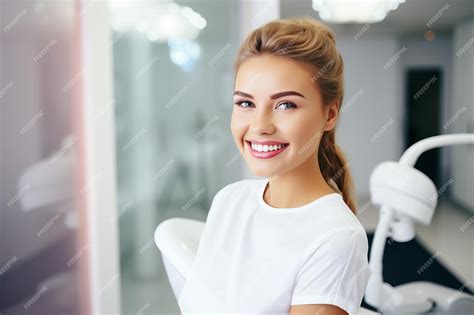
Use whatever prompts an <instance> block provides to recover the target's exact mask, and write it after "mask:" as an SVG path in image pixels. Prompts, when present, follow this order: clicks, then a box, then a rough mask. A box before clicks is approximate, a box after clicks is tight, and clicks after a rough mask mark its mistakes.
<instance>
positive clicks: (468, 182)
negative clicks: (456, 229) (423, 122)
mask: <svg viewBox="0 0 474 315" xmlns="http://www.w3.org/2000/svg"><path fill="white" fill-rule="evenodd" d="M452 60H453V82H452V83H453V84H452V86H451V88H452V98H451V99H452V106H451V110H450V113H449V118H448V119H447V122H446V126H447V132H448V133H458V132H463V133H464V132H469V133H474V115H473V107H474V105H473V103H474V89H473V88H472V86H473V82H474V74H473V72H474V20H473V19H471V20H469V21H465V22H463V23H460V24H459V25H457V26H456V28H455V31H454V38H453V52H452ZM449 152H450V153H451V155H450V171H451V176H452V178H453V179H454V182H453V184H452V190H451V197H452V198H453V199H454V200H455V201H456V202H458V203H459V204H461V205H462V206H464V207H466V208H468V209H469V210H470V211H472V212H474V194H473V192H474V168H473V165H474V146H458V147H453V148H452V149H451V150H450V151H449Z"/></svg>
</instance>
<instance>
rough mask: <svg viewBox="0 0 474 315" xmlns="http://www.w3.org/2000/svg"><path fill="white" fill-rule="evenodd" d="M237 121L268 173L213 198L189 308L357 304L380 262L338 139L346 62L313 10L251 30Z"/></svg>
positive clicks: (336, 308)
mask: <svg viewBox="0 0 474 315" xmlns="http://www.w3.org/2000/svg"><path fill="white" fill-rule="evenodd" d="M235 73H236V77H235V93H234V108H233V113H232V121H231V130H232V134H233V137H234V140H235V143H236V145H237V147H238V149H239V151H240V153H241V154H242V156H243V158H244V159H245V161H246V162H247V164H248V165H249V167H250V169H251V170H252V172H253V173H254V174H255V175H256V176H263V177H265V179H247V180H241V181H238V182H235V183H232V184H229V185H227V186H225V187H224V188H222V189H221V190H220V191H219V192H218V193H217V194H216V196H215V197H214V200H213V202H212V206H211V209H210V211H209V214H208V218H207V222H206V226H205V229H204V231H203V235H202V238H201V241H200V243H199V248H198V251H197V256H196V261H195V264H194V265H193V268H192V271H191V274H190V275H189V277H188V280H187V282H186V284H185V286H184V288H183V291H182V294H181V295H180V297H179V301H178V303H179V306H180V308H181V311H182V312H183V314H188V313H206V314H210V313H215V314H218V313H219V314H222V313H239V314H248V313H251V314H288V313H289V314H315V313H318V312H319V314H334V315H339V314H341V315H342V314H355V313H357V311H358V309H359V306H360V303H361V301H362V297H363V295H364V291H365V288H366V285H367V282H368V280H369V278H370V276H371V270H370V268H369V265H368V261H367V251H368V241H367V236H366V234H365V230H364V228H363V227H362V225H361V224H360V222H359V221H358V219H357V217H356V216H355V201H354V200H353V196H352V195H353V191H352V190H353V189H352V180H351V175H350V173H349V168H348V163H346V160H345V158H344V156H343V154H342V152H341V151H340V150H339V149H338V147H337V145H336V144H335V126H336V123H337V121H338V117H339V110H340V107H341V103H342V98H343V61H342V58H341V55H340V54H339V53H338V51H337V49H336V43H335V39H334V36H333V34H332V33H331V32H330V31H329V29H328V28H326V27H325V26H324V25H323V24H321V23H319V22H316V21H314V20H312V19H310V18H303V19H296V18H295V19H287V20H276V21H272V22H269V23H267V24H266V25H263V26H262V27H260V28H258V29H256V30H254V31H253V32H252V33H251V34H249V35H248V37H247V38H246V40H245V41H244V42H243V44H242V45H241V47H240V50H239V53H238V57H237V61H236V64H235Z"/></svg>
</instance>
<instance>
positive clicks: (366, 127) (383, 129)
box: [336, 37, 403, 206]
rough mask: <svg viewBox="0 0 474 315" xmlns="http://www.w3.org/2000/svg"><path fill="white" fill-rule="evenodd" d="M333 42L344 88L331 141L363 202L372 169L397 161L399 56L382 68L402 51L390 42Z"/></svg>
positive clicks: (399, 138) (400, 99)
mask: <svg viewBox="0 0 474 315" xmlns="http://www.w3.org/2000/svg"><path fill="white" fill-rule="evenodd" d="M336 42H337V46H338V48H339V50H340V52H341V54H342V57H343V59H344V65H345V85H346V87H345V95H344V101H343V107H342V108H341V119H340V123H339V126H338V129H337V132H336V136H337V140H336V142H337V143H338V144H339V145H340V146H341V148H342V150H343V151H344V152H345V153H346V156H347V158H348V160H349V163H350V169H351V170H352V174H353V177H354V184H355V186H356V191H357V193H358V195H359V196H360V197H364V198H366V197H368V196H369V177H370V174H371V172H372V170H373V169H374V167H375V166H376V165H377V164H379V163H380V162H382V161H386V160H396V159H398V158H399V157H400V154H401V152H402V145H403V143H402V140H403V125H402V109H403V97H402V94H401V92H400V90H401V88H400V85H401V79H400V64H399V63H400V61H401V58H403V56H402V55H401V56H400V57H399V59H398V61H397V62H394V63H393V64H392V65H391V66H389V67H387V69H385V68H384V65H385V64H386V63H387V62H388V61H389V60H390V59H391V58H392V57H393V56H395V55H396V54H397V52H399V51H400V50H401V49H402V46H401V45H400V44H399V42H398V40H397V39H396V38H393V37H392V38H390V37H380V38H361V39H358V40H355V39H354V38H353V37H339V38H337V39H336ZM376 134H378V135H380V136H375V135H376ZM374 136H375V137H374ZM361 199H362V198H361ZM359 206H360V205H359Z"/></svg>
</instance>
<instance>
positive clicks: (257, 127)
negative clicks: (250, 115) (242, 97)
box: [250, 110, 275, 134]
mask: <svg viewBox="0 0 474 315" xmlns="http://www.w3.org/2000/svg"><path fill="white" fill-rule="evenodd" d="M250 129H251V130H252V132H253V133H254V134H262V133H267V134H271V133H273V132H275V125H274V121H273V113H272V112H271V111H270V112H269V111H263V110H262V111H260V112H258V111H257V113H256V115H255V118H254V120H253V121H252V125H251V128H250Z"/></svg>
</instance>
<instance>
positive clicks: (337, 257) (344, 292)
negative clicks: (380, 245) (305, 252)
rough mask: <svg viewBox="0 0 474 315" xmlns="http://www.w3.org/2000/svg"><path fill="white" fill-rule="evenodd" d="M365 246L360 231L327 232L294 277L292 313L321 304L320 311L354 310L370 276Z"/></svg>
mask: <svg viewBox="0 0 474 315" xmlns="http://www.w3.org/2000/svg"><path fill="white" fill-rule="evenodd" d="M367 249H368V244H367V237H366V234H365V231H363V230H360V229H343V230H337V231H335V232H333V233H331V234H329V235H328V236H327V238H325V241H324V242H321V243H320V245H318V246H317V248H316V249H315V251H314V252H313V254H312V255H311V256H310V257H309V258H308V259H307V261H306V262H305V263H304V264H303V266H302V268H301V270H300V272H299V274H298V275H297V277H296V279H295V285H294V287H293V293H292V300H291V305H292V309H293V307H297V308H296V310H297V311H295V312H296V313H294V314H309V312H310V313H311V314H314V313H317V312H318V311H319V310H318V308H321V307H324V308H325V311H324V312H323V313H324V314H336V315H339V314H341V315H344V314H347V313H349V314H355V313H357V310H358V308H359V306H360V304H361V302H362V297H363V296H364V292H365V289H366V286H367V283H368V280H369V277H370V276H371V270H370V266H369V264H368V259H367ZM329 305H331V306H329ZM315 308H316V309H315ZM330 312H331V313H330ZM346 312H347V313H346Z"/></svg>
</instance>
